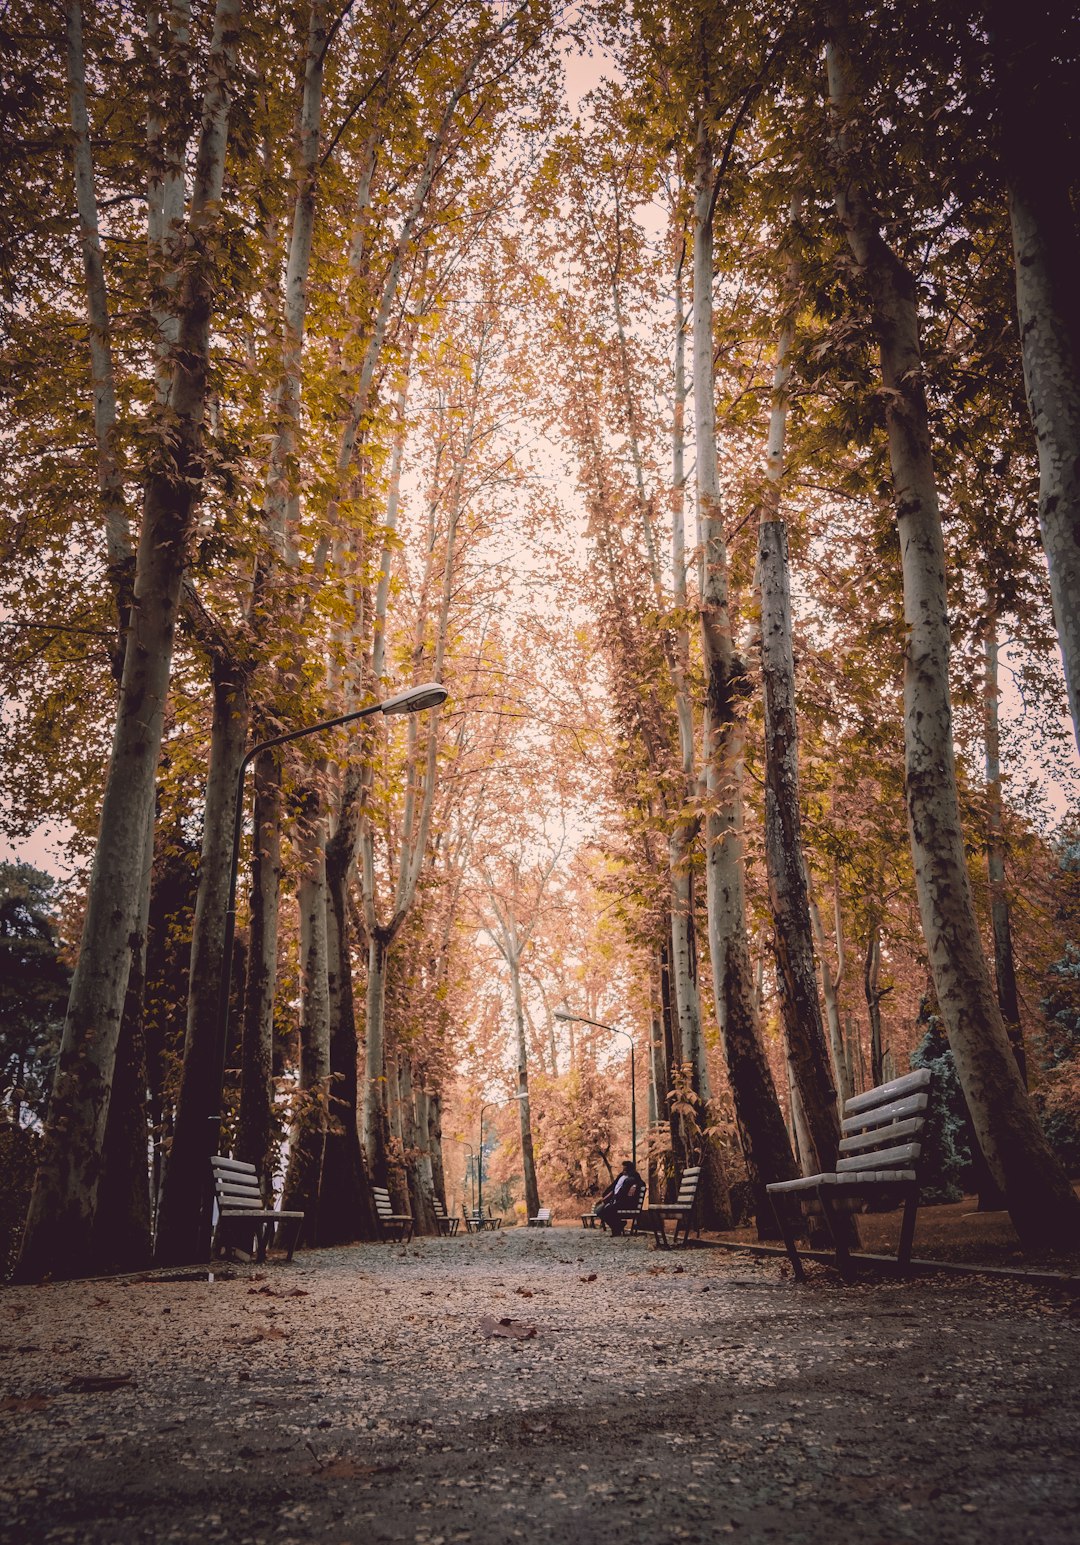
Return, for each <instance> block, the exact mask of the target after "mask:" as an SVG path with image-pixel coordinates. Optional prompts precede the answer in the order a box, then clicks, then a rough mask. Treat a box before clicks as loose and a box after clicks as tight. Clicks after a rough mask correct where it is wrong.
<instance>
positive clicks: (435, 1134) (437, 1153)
mask: <svg viewBox="0 0 1080 1545" xmlns="http://www.w3.org/2000/svg"><path fill="white" fill-rule="evenodd" d="M427 1117H428V1154H429V1156H430V1159H431V1183H432V1186H433V1187H434V1194H435V1195H436V1196H437V1197H438V1199H439V1201H440V1202H442V1204H443V1206H444V1207H445V1208H446V1210H447V1212H449V1210H450V1206H449V1203H448V1202H447V1199H446V1166H445V1164H444V1162H443V1147H442V1096H441V1095H440V1094H439V1092H438V1090H437V1089H432V1090H429V1091H428V1096H427Z"/></svg>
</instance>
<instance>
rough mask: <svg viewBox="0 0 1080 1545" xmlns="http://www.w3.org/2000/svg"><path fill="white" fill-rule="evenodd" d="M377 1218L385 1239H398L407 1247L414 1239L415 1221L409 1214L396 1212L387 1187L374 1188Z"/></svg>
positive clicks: (373, 1194)
mask: <svg viewBox="0 0 1080 1545" xmlns="http://www.w3.org/2000/svg"><path fill="white" fill-rule="evenodd" d="M371 1195H372V1197H373V1198H374V1201H375V1216H376V1218H377V1219H378V1221H379V1233H380V1234H381V1235H382V1237H383V1238H384V1239H391V1240H393V1239H396V1240H399V1241H400V1242H401V1243H402V1244H403V1245H407V1244H408V1243H409V1240H410V1239H411V1238H412V1231H413V1220H412V1217H411V1216H410V1214H409V1213H407V1212H395V1211H394V1204H393V1202H392V1201H391V1200H390V1192H389V1191H388V1190H387V1189H386V1187H385V1186H372V1188H371Z"/></svg>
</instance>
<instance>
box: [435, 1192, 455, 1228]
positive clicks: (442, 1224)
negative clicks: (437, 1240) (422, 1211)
mask: <svg viewBox="0 0 1080 1545" xmlns="http://www.w3.org/2000/svg"><path fill="white" fill-rule="evenodd" d="M431 1205H432V1207H433V1208H434V1209H435V1222H436V1223H437V1224H438V1226H439V1233H440V1234H456V1233H457V1231H458V1224H459V1223H460V1222H461V1219H460V1218H452V1217H451V1216H450V1214H449V1213H448V1212H447V1210H446V1208H445V1207H444V1206H443V1204H442V1202H440V1200H439V1198H438V1197H437V1196H434V1197H432V1199H431Z"/></svg>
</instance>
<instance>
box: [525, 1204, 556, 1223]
mask: <svg viewBox="0 0 1080 1545" xmlns="http://www.w3.org/2000/svg"><path fill="white" fill-rule="evenodd" d="M529 1227H530V1228H550V1227H551V1208H550V1207H538V1208H537V1209H536V1217H535V1218H530V1219H529Z"/></svg>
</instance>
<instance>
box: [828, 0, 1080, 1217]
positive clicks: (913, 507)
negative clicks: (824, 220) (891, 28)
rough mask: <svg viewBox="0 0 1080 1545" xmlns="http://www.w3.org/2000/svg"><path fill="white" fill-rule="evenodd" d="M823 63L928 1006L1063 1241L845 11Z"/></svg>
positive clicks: (921, 412) (913, 326)
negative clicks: (1023, 1054) (996, 984)
mask: <svg viewBox="0 0 1080 1545" xmlns="http://www.w3.org/2000/svg"><path fill="white" fill-rule="evenodd" d="M829 34H830V36H829V48H828V52H827V67H828V78H829V96H830V105H831V111H832V117H833V131H834V144H835V152H836V187H835V198H836V207H837V212H838V214H839V217H840V221H841V224H842V226H843V228H844V231H845V234H846V236H847V239H848V244H849V246H850V247H851V250H852V253H853V255H854V257H855V261H856V262H857V264H858V266H859V269H860V271H861V274H862V277H863V280H864V282H865V283H866V285H867V288H868V290H869V294H870V300H871V310H872V320H873V326H874V331H875V334H876V337H877V343H878V348H879V353H880V361H881V375H882V382H883V385H884V387H885V389H886V398H885V414H886V426H887V431H888V440H889V456H890V462H891V466H892V475H893V485H894V495H895V501H896V515H897V525H898V528H899V535H900V552H901V563H902V572H903V583H904V620H905V622H906V624H907V630H908V642H907V648H906V650H905V656H904V744H905V752H906V772H907V779H906V783H907V809H908V829H909V832H910V837H911V853H912V861H913V865H914V869H915V885H916V891H917V895H918V900H919V910H920V914H921V917H922V926H923V934H924V936H925V939H926V946H927V951H928V954H929V958H930V969H931V973H932V976H933V980H934V988H935V991H936V993H937V999H938V1005H939V1007H940V1009H941V1013H942V1017H943V1019H944V1021H945V1025H946V1028H947V1030H948V1035H949V1044H950V1046H951V1048H952V1052H953V1056H954V1058H955V1060H956V1067H957V1071H958V1073H959V1075H960V1082H961V1085H962V1087H963V1090H964V1095H965V1098H966V1099H967V1103H968V1109H969V1111H970V1113H971V1118H972V1122H973V1125H974V1127H975V1133H976V1137H977V1139H978V1141H979V1145H980V1147H981V1148H982V1151H983V1155H984V1157H985V1158H986V1161H987V1164H988V1166H989V1169H990V1172H991V1174H992V1175H993V1177H994V1180H995V1181H996V1182H997V1184H998V1185H999V1186H1000V1187H1001V1189H1002V1190H1003V1192H1004V1194H1005V1197H1006V1201H1007V1204H1008V1208H1009V1213H1010V1216H1011V1217H1012V1220H1013V1224H1014V1227H1015V1228H1016V1230H1017V1232H1018V1234H1019V1235H1020V1238H1021V1240H1022V1241H1023V1242H1024V1243H1025V1244H1027V1245H1029V1246H1033V1247H1034V1246H1048V1245H1053V1244H1059V1245H1062V1244H1072V1243H1074V1242H1075V1241H1076V1239H1077V1237H1078V1235H1080V1202H1078V1201H1077V1199H1076V1197H1075V1196H1074V1194H1073V1191H1072V1188H1071V1186H1070V1185H1069V1182H1068V1179H1067V1178H1066V1176H1065V1173H1064V1171H1063V1170H1062V1168H1061V1166H1060V1164H1059V1163H1058V1162H1057V1160H1056V1159H1055V1158H1054V1156H1053V1154H1052V1153H1051V1151H1050V1148H1049V1145H1048V1144H1047V1141H1046V1138H1045V1136H1044V1135H1043V1133H1042V1130H1041V1128H1040V1126H1039V1123H1038V1119H1037V1117H1036V1114H1035V1110H1034V1107H1033V1106H1032V1104H1031V1102H1030V1100H1029V1099H1028V1097H1027V1094H1026V1092H1025V1090H1024V1086H1023V1081H1022V1080H1021V1078H1020V1073H1019V1070H1018V1068H1017V1066H1016V1059H1015V1057H1014V1056H1013V1052H1012V1047H1011V1046H1010V1044H1009V1039H1008V1035H1007V1032H1006V1029H1005V1024H1004V1021H1003V1019H1002V1017H1001V1011H1000V1009H999V1008H998V1004H997V1000H996V997H995V994H994V988H993V984H992V983H991V980H990V972H989V969H988V967H987V963H986V956H985V954H984V952H983V947H982V940H981V938H980V936H979V929H978V924H977V921H976V918H975V909H974V903H973V899H972V895H971V885H970V880H969V877H968V871H967V859H966V852H965V847H964V836H963V829H962V826H961V821H960V805H959V798H958V794H957V785H956V761H955V752H954V748H953V738H952V706H951V702H950V695H949V671H948V665H949V612H948V596H947V592H946V584H945V552H944V541H943V537H942V529H941V516H940V510H939V507H938V497H937V485H936V481H935V477H934V468H933V460H932V455H931V446H930V430H929V422H928V415H927V409H926V400H925V395H924V390H923V385H922V381H923V372H922V356H921V348H920V340H919V322H918V312H917V307H916V292H915V284H914V281H913V279H912V276H911V274H910V273H909V272H908V271H907V269H906V268H904V266H903V265H902V264H901V263H900V261H899V260H898V258H897V256H896V254H895V253H894V252H893V251H892V249H891V248H890V247H889V246H888V245H887V243H886V242H885V241H884V239H883V238H882V236H881V232H880V228H879V222H878V217H877V215H876V212H875V210H874V208H873V205H872V203H871V201H870V198H869V195H868V193H867V191H866V188H865V185H864V175H865V174H864V169H863V166H862V165H861V163H860V161H859V159H858V156H857V154H856V152H855V151H854V149H853V144H852V139H851V134H850V125H851V123H852V120H853V118H854V116H855V115H856V112H857V110H858V104H857V101H856V98H855V91H854V85H853V79H854V77H853V72H852V67H851V62H850V51H849V44H848V38H847V32H846V15H845V13H844V12H843V10H842V9H841V7H840V6H833V7H832V8H831V10H830V15H829Z"/></svg>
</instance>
